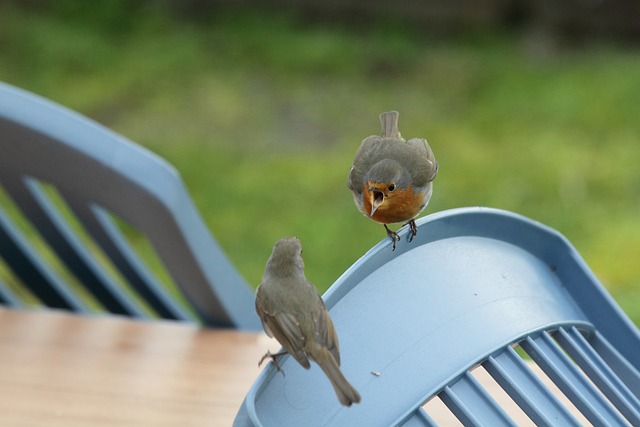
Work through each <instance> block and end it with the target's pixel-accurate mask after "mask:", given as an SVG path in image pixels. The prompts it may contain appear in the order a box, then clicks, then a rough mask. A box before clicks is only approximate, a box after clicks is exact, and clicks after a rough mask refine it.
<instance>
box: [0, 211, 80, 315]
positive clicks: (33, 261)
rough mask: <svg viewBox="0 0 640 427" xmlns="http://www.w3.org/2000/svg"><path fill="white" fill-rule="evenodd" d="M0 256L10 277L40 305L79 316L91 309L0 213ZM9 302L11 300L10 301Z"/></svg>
mask: <svg viewBox="0 0 640 427" xmlns="http://www.w3.org/2000/svg"><path fill="white" fill-rule="evenodd" d="M0 256H1V257H2V258H3V259H4V261H5V264H6V265H8V266H9V268H10V269H11V270H12V272H13V274H14V275H15V276H16V277H17V278H18V279H19V280H20V281H21V283H22V284H23V285H24V286H25V287H27V288H28V289H29V290H30V291H31V293H33V294H34V295H35V296H36V297H37V298H38V299H39V300H40V301H41V302H42V303H43V304H45V305H47V306H49V307H52V308H61V309H66V310H73V311H78V312H82V313H87V312H90V311H91V310H90V308H89V307H88V306H87V305H86V304H85V303H84V302H83V301H82V300H81V299H79V298H77V296H76V295H75V294H74V293H73V292H72V291H70V289H69V287H68V286H67V285H66V284H65V282H64V281H63V280H62V279H61V278H60V277H59V276H58V275H57V274H56V272H55V271H53V270H52V269H51V268H50V267H49V266H48V265H47V264H46V263H45V262H44V260H43V259H42V258H41V255H40V253H39V252H38V251H37V250H36V249H34V248H33V247H32V245H31V243H30V240H29V239H27V238H26V237H25V236H24V235H23V234H22V233H21V232H20V231H19V230H18V228H17V227H16V226H15V225H14V224H13V223H12V222H11V219H10V218H9V217H8V216H7V215H6V214H5V212H4V211H3V210H2V209H0ZM9 302H11V300H9Z"/></svg>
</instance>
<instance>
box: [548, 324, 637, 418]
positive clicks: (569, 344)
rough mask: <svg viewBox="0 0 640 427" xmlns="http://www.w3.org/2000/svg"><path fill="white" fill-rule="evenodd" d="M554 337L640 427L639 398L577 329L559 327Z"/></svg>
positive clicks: (610, 399)
mask: <svg viewBox="0 0 640 427" xmlns="http://www.w3.org/2000/svg"><path fill="white" fill-rule="evenodd" d="M553 337H554V338H555V339H556V340H557V341H558V343H559V344H560V345H561V346H562V348H563V349H564V350H565V351H566V352H567V354H568V355H569V356H570V357H571V359H573V361H574V362H575V363H576V364H577V365H578V366H579V367H580V369H582V371H583V372H584V373H585V374H586V375H587V376H588V377H589V379H590V380H591V381H592V382H593V383H594V384H595V385H596V386H597V387H598V388H599V389H600V391H601V392H602V393H603V394H604V395H605V396H606V397H607V399H609V401H610V402H611V403H612V404H613V405H614V406H615V407H616V409H617V410H618V411H620V413H621V414H622V415H623V416H624V417H625V418H626V419H627V420H628V421H629V422H630V423H631V425H637V426H640V401H639V400H638V397H637V396H634V395H633V393H631V390H629V388H628V387H627V386H626V385H625V384H624V381H623V380H622V379H621V378H619V377H618V376H617V375H616V374H615V373H614V372H613V371H612V370H611V368H609V366H607V364H606V363H605V362H604V360H603V359H602V358H601V357H600V356H599V355H598V354H597V353H596V352H595V351H594V350H593V348H592V347H591V346H590V345H589V343H588V342H587V340H586V339H585V338H584V336H583V335H582V333H580V331H578V329H577V328H559V329H558V331H557V332H556V333H554V334H553Z"/></svg>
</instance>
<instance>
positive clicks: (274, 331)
mask: <svg viewBox="0 0 640 427" xmlns="http://www.w3.org/2000/svg"><path fill="white" fill-rule="evenodd" d="M256 311H257V312H258V316H259V317H260V320H262V326H263V328H264V330H265V332H266V333H267V335H269V336H270V337H274V338H275V339H277V340H278V342H279V343H280V344H282V346H283V347H284V351H282V352H279V353H276V354H271V353H270V352H268V351H267V353H266V354H265V355H264V356H263V357H262V359H260V362H259V363H258V365H260V364H262V362H263V361H264V359H266V358H271V359H272V360H273V363H274V364H275V366H276V369H278V370H280V367H279V366H278V363H277V358H278V357H280V356H282V355H284V354H286V353H289V354H290V355H292V356H293V357H294V358H295V359H296V360H297V361H298V363H299V364H300V365H302V367H303V368H305V369H309V368H310V366H311V365H310V363H309V360H313V361H315V362H316V363H317V364H318V365H319V366H320V368H322V370H323V371H324V373H325V375H326V376H327V377H328V378H329V381H331V385H332V386H333V389H334V390H335V392H336V395H337V396H338V400H340V403H342V404H343V405H345V406H351V404H353V403H358V402H360V394H358V392H357V391H356V389H355V388H353V386H352V385H351V384H349V382H348V381H347V380H346V378H345V377H344V375H343V374H342V372H341V371H340V350H339V346H338V335H337V334H336V330H335V329H334V327H333V322H332V321H331V317H329V312H328V311H327V307H326V306H325V305H324V301H323V300H322V298H321V297H320V295H319V294H318V291H317V290H316V288H315V287H314V286H313V285H312V284H311V282H309V281H308V280H307V278H306V277H305V275H304V262H303V261H302V245H301V244H300V241H299V240H298V239H296V238H294V237H291V238H283V239H280V240H278V241H277V242H276V244H275V246H274V247H273V252H272V253H271V257H270V258H269V261H267V267H266V269H265V271H264V275H263V276H262V281H261V282H260V286H258V290H257V291H256Z"/></svg>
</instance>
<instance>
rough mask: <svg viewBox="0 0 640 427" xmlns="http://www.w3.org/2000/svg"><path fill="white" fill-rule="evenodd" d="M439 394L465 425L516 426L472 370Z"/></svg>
mask: <svg viewBox="0 0 640 427" xmlns="http://www.w3.org/2000/svg"><path fill="white" fill-rule="evenodd" d="M438 396H439V397H440V399H442V401H443V402H444V403H445V405H447V407H448V408H449V409H450V410H451V412H452V413H453V414H454V415H455V416H456V417H457V418H458V420H460V422H462V424H463V425H465V426H495V427H515V426H516V424H515V423H514V422H513V420H512V419H511V418H510V417H509V415H507V414H506V413H505V412H504V410H503V409H502V408H501V407H500V406H499V405H498V404H497V403H496V401H495V400H494V399H493V398H492V397H491V396H490V395H489V394H488V393H487V392H486V391H485V390H484V389H483V387H482V386H481V385H480V384H479V383H478V380H476V379H475V378H474V377H473V376H472V375H471V373H470V372H466V373H465V374H464V375H463V376H462V377H461V378H460V379H458V380H457V381H456V382H454V383H453V384H451V385H448V386H446V387H445V388H444V390H443V391H442V392H441V393H440V394H439V395H438Z"/></svg>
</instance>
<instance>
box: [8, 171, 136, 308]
mask: <svg viewBox="0 0 640 427" xmlns="http://www.w3.org/2000/svg"><path fill="white" fill-rule="evenodd" d="M3 183H4V185H5V188H6V190H7V193H8V194H9V195H10V196H11V197H12V199H13V201H14V202H15V203H16V205H17V206H18V207H19V208H20V210H21V211H22V213H23V215H24V216H25V218H28V219H29V221H30V223H31V225H32V226H33V228H34V229H36V230H38V232H39V233H40V235H41V236H42V237H43V239H44V240H45V241H46V242H47V243H48V245H49V246H50V247H51V249H52V251H53V252H54V253H55V254H56V255H57V257H58V258H59V259H60V261H61V262H62V263H63V264H64V267H65V268H66V269H67V270H68V271H69V272H70V273H71V274H73V275H74V276H75V278H76V279H77V281H78V283H80V284H81V286H82V287H83V288H84V289H86V291H87V292H89V293H90V294H92V295H93V296H94V297H95V299H96V300H98V301H100V304H101V305H102V306H103V307H104V308H105V309H106V310H107V311H109V312H111V313H114V314H125V315H129V316H133V317H142V318H144V317H146V316H145V314H144V311H143V310H142V309H141V308H140V306H139V305H138V304H136V302H135V301H134V300H133V299H131V298H130V297H129V296H128V295H127V294H126V293H125V292H123V291H122V289H121V288H120V287H119V286H118V285H117V284H116V283H115V282H114V280H113V279H112V278H111V277H110V276H109V274H107V272H106V271H105V270H104V268H103V267H102V266H101V265H100V264H99V263H98V262H97V260H96V258H95V257H94V256H92V254H91V252H90V250H89V249H88V248H87V246H86V244H84V243H83V242H82V240H81V239H80V237H79V236H78V235H77V234H76V232H75V231H74V230H73V227H72V226H71V225H70V223H69V220H70V218H69V217H68V215H67V216H65V215H63V214H62V213H61V212H60V209H59V208H60V207H59V206H56V204H54V202H53V201H52V200H51V199H50V197H49V196H48V195H47V194H46V193H45V191H44V190H43V188H42V185H41V183H39V182H37V181H36V180H35V179H33V178H29V177H23V178H22V179H20V178H19V177H17V176H15V175H14V176H8V177H3ZM69 289H70V290H71V291H73V290H74V289H73V288H69Z"/></svg>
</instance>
